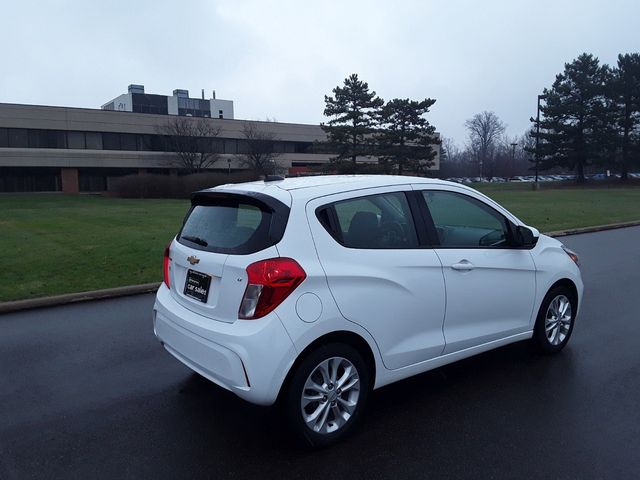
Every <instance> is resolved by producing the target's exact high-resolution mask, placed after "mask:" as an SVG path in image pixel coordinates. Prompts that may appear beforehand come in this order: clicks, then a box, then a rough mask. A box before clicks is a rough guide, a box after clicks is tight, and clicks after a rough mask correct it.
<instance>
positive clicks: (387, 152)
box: [374, 98, 440, 175]
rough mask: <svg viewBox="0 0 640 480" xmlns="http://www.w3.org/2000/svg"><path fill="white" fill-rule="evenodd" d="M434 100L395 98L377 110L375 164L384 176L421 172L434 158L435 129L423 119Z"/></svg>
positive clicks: (436, 142) (437, 140)
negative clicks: (379, 127) (378, 118)
mask: <svg viewBox="0 0 640 480" xmlns="http://www.w3.org/2000/svg"><path fill="white" fill-rule="evenodd" d="M435 102H436V101H435V100H433V99H430V98H427V99H425V100H422V101H415V100H409V99H408V98H407V99H399V98H395V99H393V100H391V101H389V102H387V103H386V104H385V105H384V107H382V109H381V110H380V125H381V129H380V130H379V133H377V134H375V135H374V139H375V141H376V143H377V154H378V162H379V164H380V167H381V169H382V170H383V171H384V172H385V173H397V174H399V175H402V173H403V172H405V171H410V172H414V173H424V172H425V171H426V170H427V169H428V168H429V167H430V166H431V165H433V159H434V158H435V157H436V155H437V151H436V150H435V149H434V148H433V146H435V145H437V144H439V143H440V142H439V139H438V137H437V136H436V134H435V131H436V129H435V127H434V126H433V125H431V124H429V122H428V121H427V120H426V119H425V118H424V117H423V115H425V114H426V113H427V112H429V108H431V106H432V105H433V104H434V103H435Z"/></svg>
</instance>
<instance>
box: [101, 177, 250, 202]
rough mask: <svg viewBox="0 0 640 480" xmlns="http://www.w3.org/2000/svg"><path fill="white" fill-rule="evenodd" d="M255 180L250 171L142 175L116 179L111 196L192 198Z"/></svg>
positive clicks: (111, 184) (113, 180) (111, 186)
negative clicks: (193, 194) (229, 185)
mask: <svg viewBox="0 0 640 480" xmlns="http://www.w3.org/2000/svg"><path fill="white" fill-rule="evenodd" d="M255 179H256V177H255V174H253V173H251V172H246V171H240V172H234V173H232V174H231V175H229V174H227V173H217V172H206V173H195V174H191V175H181V176H176V175H162V174H149V173H142V174H138V175H125V176H123V177H118V178H112V179H111V181H110V182H109V191H108V193H109V195H113V196H115V197H121V198H189V197H190V196H191V193H193V192H195V191H197V190H202V189H204V188H211V187H216V186H218V185H223V184H225V183H240V182H248V181H251V180H255Z"/></svg>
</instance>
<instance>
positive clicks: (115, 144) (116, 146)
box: [102, 133, 120, 150]
mask: <svg viewBox="0 0 640 480" xmlns="http://www.w3.org/2000/svg"><path fill="white" fill-rule="evenodd" d="M102 148H103V149H104V150H120V134H119V133H103V134H102Z"/></svg>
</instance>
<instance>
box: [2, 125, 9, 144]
mask: <svg viewBox="0 0 640 480" xmlns="http://www.w3.org/2000/svg"><path fill="white" fill-rule="evenodd" d="M8 146H9V132H8V131H7V129H6V128H0V147H8Z"/></svg>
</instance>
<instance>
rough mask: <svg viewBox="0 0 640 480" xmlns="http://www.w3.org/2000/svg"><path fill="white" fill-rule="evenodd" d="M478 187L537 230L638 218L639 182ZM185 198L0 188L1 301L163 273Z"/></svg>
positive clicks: (152, 277) (156, 277)
mask: <svg viewBox="0 0 640 480" xmlns="http://www.w3.org/2000/svg"><path fill="white" fill-rule="evenodd" d="M478 188H479V189H480V190H481V191H483V192H484V193H485V194H487V195H489V196H490V197H491V198H493V199H495V200H496V201H498V202H499V203H501V204H502V205H504V206H505V207H506V208H508V209H509V210H511V211H512V212H513V213H514V214H516V215H517V216H518V217H520V218H521V219H522V221H524V222H526V223H528V224H530V225H532V226H535V227H538V228H539V229H540V230H542V231H552V230H561V229H565V228H574V227H584V226H591V225H601V224H607V223H614V222H621V221H630V220H640V188H639V187H627V188H622V187H617V188H601V187H600V188H575V187H559V188H543V189H542V190H539V191H532V190H531V186H530V185H529V184H483V185H481V186H478ZM188 206H189V202H188V201H186V200H129V199H115V198H105V197H99V196H87V195H77V196H66V195H58V194H33V195H31V194H16V195H0V251H1V252H2V255H1V256H0V279H1V280H0V301H8V300H18V299H24V298H33V297H41V296H47V295H56V294H62V293H70V292H81V291H87V290H96V289H101V288H109V287H118V286H123V285H133V284H139V283H146V282H154V281H160V280H161V279H162V252H163V249H164V247H165V245H166V244H167V242H168V241H169V239H171V238H172V237H173V236H174V235H175V233H176V232H177V230H178V229H179V227H180V225H181V223H182V218H183V216H184V214H185V213H186V211H187V209H188Z"/></svg>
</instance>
